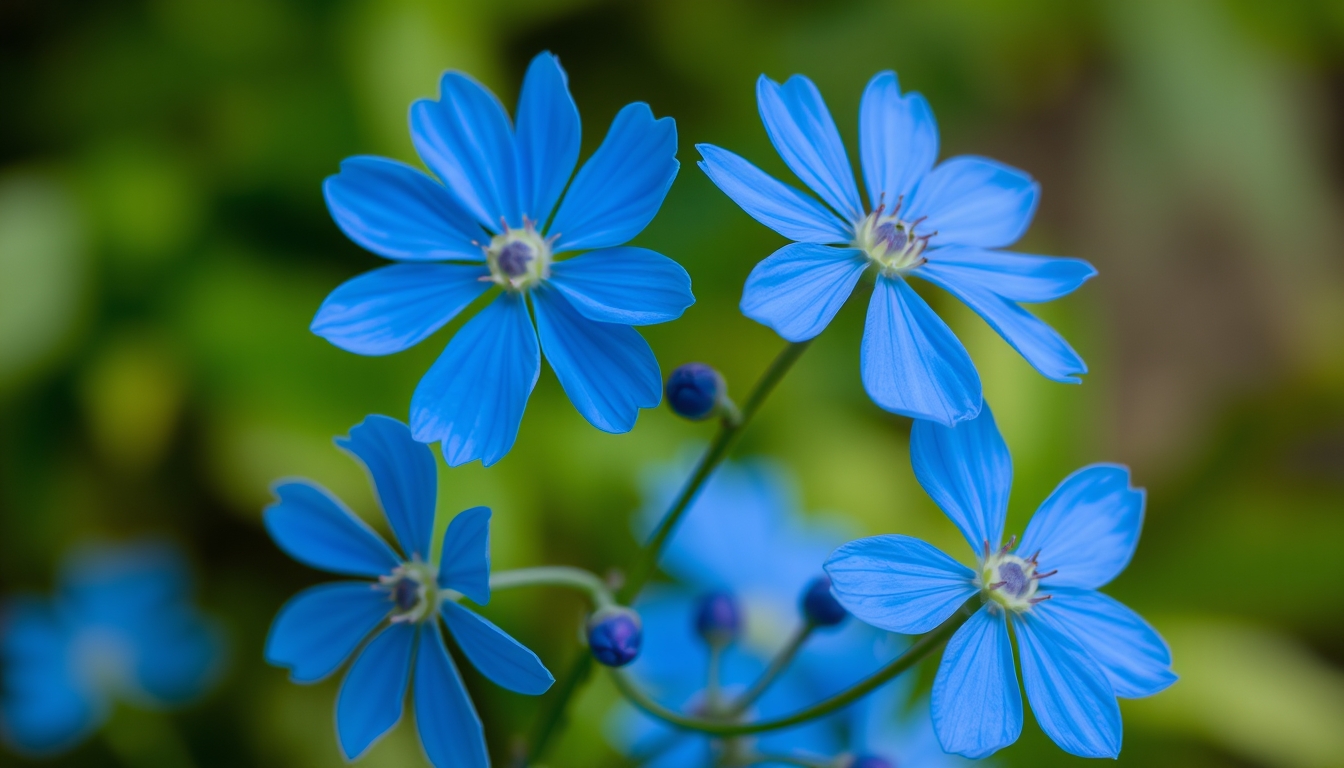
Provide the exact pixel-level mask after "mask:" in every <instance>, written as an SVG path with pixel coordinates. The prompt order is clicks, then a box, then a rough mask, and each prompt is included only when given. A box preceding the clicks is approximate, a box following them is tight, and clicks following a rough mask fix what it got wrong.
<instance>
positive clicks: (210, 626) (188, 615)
mask: <svg viewBox="0 0 1344 768" xmlns="http://www.w3.org/2000/svg"><path fill="white" fill-rule="evenodd" d="M133 642H134V645H135V655H136V664H135V682H136V684H137V685H138V686H139V689H140V691H142V692H143V693H144V694H145V695H146V696H147V698H148V699H149V700H150V701H152V702H154V703H156V704H158V705H160V706H174V705H179V704H182V703H185V702H187V701H189V700H191V699H194V698H195V697H197V696H199V695H200V694H202V693H203V692H205V690H206V689H208V688H209V687H210V686H211V685H212V684H213V683H214V682H215V681H216V680H217V679H218V677H219V673H220V672H222V671H223V662H224V653H225V638H224V634H223V632H222V631H221V629H220V628H219V626H218V625H216V624H215V623H214V622H213V621H211V620H209V619H207V618H206V617H204V616H202V615H201V614H200V613H198V612H197V611H196V610H195V608H193V607H191V606H187V605H179V606H175V607H171V608H168V609H166V610H164V611H162V612H161V613H159V614H158V615H156V616H153V617H150V618H149V619H148V620H147V621H146V622H144V623H143V624H141V625H140V627H139V628H138V631H137V632H135V633H133Z"/></svg>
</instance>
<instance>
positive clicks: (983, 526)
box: [910, 406, 1013, 554]
mask: <svg viewBox="0 0 1344 768" xmlns="http://www.w3.org/2000/svg"><path fill="white" fill-rule="evenodd" d="M910 464H911V466H912V467H913V468H914V470H915V478H916V479H917V480H919V484H920V485H921V486H923V487H924V492H925V493H927V494H929V496H930V497H931V498H932V499H933V500H934V502H936V503H937V504H938V506H939V507H940V508H941V509H942V510H943V513H944V514H946V515H947V516H948V518H949V519H950V520H951V521H952V522H953V523H955V524H956V526H957V529H958V530H960V531H961V535H962V536H965V537H966V543H967V544H969V545H971V551H972V552H975V553H977V554H979V553H981V552H983V551H984V549H985V548H989V549H998V548H999V545H1000V544H1001V543H1002V539H1003V521H1004V520H1005V518H1006V517H1007V515H1008V492H1009V490H1011V489H1012V487H1013V458H1012V456H1010V455H1009V454H1008V446H1007V444H1005V443H1004V442H1003V436H1002V435H1000V434H999V428H998V425H996V424H995V423H994V414H993V413H991V412H990V410H989V406H985V407H984V408H982V409H981V410H980V415H979V416H977V417H975V418H974V419H970V420H968V421H963V422H960V423H958V424H957V425H956V426H954V427H944V426H942V425H940V424H934V423H933V422H931V421H916V422H915V424H914V426H913V427H912V428H911V430H910Z"/></svg>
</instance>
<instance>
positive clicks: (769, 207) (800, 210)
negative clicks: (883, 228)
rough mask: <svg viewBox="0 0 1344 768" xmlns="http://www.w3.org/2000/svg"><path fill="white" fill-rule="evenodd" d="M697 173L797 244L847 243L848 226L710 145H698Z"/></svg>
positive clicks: (743, 208) (805, 196)
mask: <svg viewBox="0 0 1344 768" xmlns="http://www.w3.org/2000/svg"><path fill="white" fill-rule="evenodd" d="M695 148H696V149H698V150H700V156H701V157H703V158H704V159H703V160H701V161H700V163H699V165H700V169H701V170H703V171H704V172H705V174H706V175H707V176H709V179H710V181H713V182H714V184H715V185H716V186H717V187H718V188H719V189H720V190H722V191H723V193H724V194H725V195H727V196H728V197H730V198H732V200H733V202H735V203H737V204H738V205H739V206H740V207H741V208H742V210H744V211H746V212H747V214H748V215H750V216H751V217H752V218H753V219H755V220H757V221H759V222H761V223H762V224H764V225H765V226H767V227H769V228H771V229H773V230H775V231H776V232H778V233H779V234H781V235H783V236H785V237H787V238H789V239H790V240H796V241H798V242H800V243H848V242H849V241H850V240H852V239H853V235H852V233H851V232H850V225H848V224H846V223H845V222H843V221H841V220H840V219H838V218H836V215H835V214H834V213H831V212H830V211H829V210H827V208H826V206H824V205H822V204H821V203H818V202H817V201H816V200H813V199H812V198H810V197H808V196H807V195H804V194H803V193H801V192H799V191H798V190H796V189H794V188H793V187H790V186H789V185H787V184H784V183H782V182H779V181H776V180H775V179H774V178H773V177H771V176H770V175H769V174H767V173H765V172H764V171H762V170H761V169H760V168H757V167H756V166H754V165H752V164H751V163H749V162H747V161H746V160H744V159H743V158H741V157H738V156H737V155H735V154H733V153H732V152H729V151H728V150H726V149H720V148H719V147H716V146H714V145H713V144H697V145H695Z"/></svg>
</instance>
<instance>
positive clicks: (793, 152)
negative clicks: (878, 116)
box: [756, 75, 863, 222]
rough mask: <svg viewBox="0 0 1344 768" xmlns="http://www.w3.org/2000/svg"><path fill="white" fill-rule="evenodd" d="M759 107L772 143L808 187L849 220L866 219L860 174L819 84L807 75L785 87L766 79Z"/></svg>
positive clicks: (792, 79) (758, 94)
mask: <svg viewBox="0 0 1344 768" xmlns="http://www.w3.org/2000/svg"><path fill="white" fill-rule="evenodd" d="M756 105H757V107H758V108H759V109H760V112H761V122H763V123H764V124H765V132H766V133H767V134H769V135H770V142H771V143H772V144H774V145H775V149H776V150H777V151H778V152H779V156H780V157H782V158H784V162H785V163H786V164H788V166H789V168H790V169H792V170H793V172H794V173H796V174H798V178H800V179H802V181H803V183H804V184H806V185H807V186H808V187H810V188H811V189H812V191H813V192H816V193H817V194H818V195H820V196H821V199H822V200H825V201H826V202H827V203H828V204H830V206H831V207H832V208H834V209H835V210H836V212H837V213H839V214H840V215H841V216H844V217H845V218H847V219H848V220H849V221H851V222H853V221H858V220H859V219H862V218H863V206H862V205H860V203H859V188H858V187H857V186H856V185H855V184H854V171H853V169H851V168H850V165H849V156H848V155H846V154H845V145H844V143H842V142H841V141H840V131H838V130H837V129H836V127H835V121H834V120H832V119H831V112H830V110H829V109H827V108H826V102H824V101H822V98H821V93H820V92H819V91H818V90H817V86H815V85H813V84H812V81H811V80H808V79H807V78H806V77H803V76H802V75H794V76H793V77H790V78H789V79H788V80H787V81H785V83H784V85H782V86H781V85H779V84H778V83H776V82H775V81H774V80H771V79H770V78H768V77H766V76H765V75H761V77H760V79H758V80H757V81H756Z"/></svg>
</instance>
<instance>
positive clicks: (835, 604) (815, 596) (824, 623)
mask: <svg viewBox="0 0 1344 768" xmlns="http://www.w3.org/2000/svg"><path fill="white" fill-rule="evenodd" d="M802 604H803V605H802V608H803V615H804V616H806V617H807V620H808V621H810V622H812V623H813V624H815V625H816V626H818V627H833V626H835V625H836V624H839V623H840V622H842V621H844V620H845V617H847V616H849V611H846V610H845V607H844V606H843V605H841V604H840V601H839V600H836V599H835V595H832V594H831V577H830V576H818V577H817V578H815V579H813V580H812V582H811V583H810V584H808V585H807V589H804V590H803V599H802Z"/></svg>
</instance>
